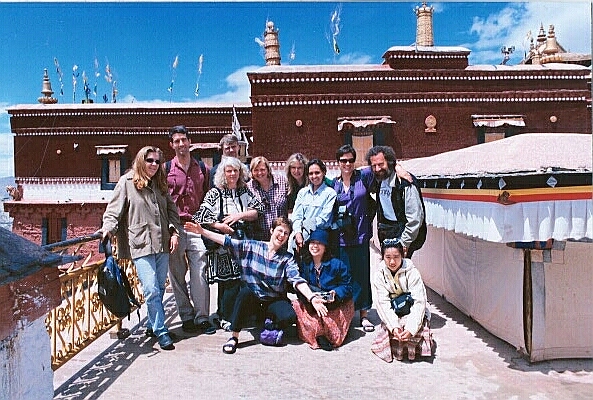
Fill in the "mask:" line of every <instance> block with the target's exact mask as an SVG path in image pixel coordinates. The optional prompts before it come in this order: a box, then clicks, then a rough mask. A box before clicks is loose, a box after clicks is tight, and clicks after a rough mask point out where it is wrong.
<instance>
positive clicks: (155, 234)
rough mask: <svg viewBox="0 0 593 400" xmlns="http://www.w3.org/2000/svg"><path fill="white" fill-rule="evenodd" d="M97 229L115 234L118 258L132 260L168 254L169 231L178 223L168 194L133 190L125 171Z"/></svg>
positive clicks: (173, 205) (175, 230)
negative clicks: (101, 223)
mask: <svg viewBox="0 0 593 400" xmlns="http://www.w3.org/2000/svg"><path fill="white" fill-rule="evenodd" d="M101 230H102V231H108V232H109V233H110V234H112V235H114V234H116V235H117V247H118V258H131V259H134V258H138V257H143V256H147V255H149V254H157V253H168V252H169V243H170V239H171V232H173V231H174V232H177V233H179V232H180V231H181V222H180V220H179V214H178V212H177V207H176V206H175V203H173V200H172V199H171V196H170V195H169V193H165V194H162V193H161V192H160V191H158V190H156V191H155V190H153V189H152V187H150V186H148V187H145V188H143V189H141V190H138V189H136V186H134V181H133V172H132V171H129V172H128V173H126V174H125V175H123V176H122V177H121V178H119V181H118V182H117V185H116V186H115V189H114V191H113V197H112V198H111V201H110V202H109V204H107V208H106V209H105V213H104V214H103V227H102V228H101Z"/></svg>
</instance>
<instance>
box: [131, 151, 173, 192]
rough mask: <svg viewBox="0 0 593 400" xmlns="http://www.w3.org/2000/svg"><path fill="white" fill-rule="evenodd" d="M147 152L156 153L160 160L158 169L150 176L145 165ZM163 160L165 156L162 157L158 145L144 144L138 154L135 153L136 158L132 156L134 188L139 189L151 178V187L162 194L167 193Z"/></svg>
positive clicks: (146, 184)
mask: <svg viewBox="0 0 593 400" xmlns="http://www.w3.org/2000/svg"><path fill="white" fill-rule="evenodd" d="M149 153H156V154H158V155H159V160H160V161H161V163H160V164H159V169H158V170H157V171H156V174H154V176H153V177H152V178H150V177H149V176H148V168H147V167H146V157H147V156H148V154H149ZM164 162H165V158H164V157H163V152H162V150H161V149H159V148H158V147H154V146H145V147H143V148H141V149H140V151H139V152H138V154H136V158H134V163H133V164H132V171H133V173H134V186H136V189H138V190H140V189H142V188H145V187H146V186H148V183H149V182H150V181H151V180H152V182H153V187H154V188H155V189H158V190H159V191H160V192H161V193H162V194H165V193H167V191H168V188H167V174H166V173H165V165H164Z"/></svg>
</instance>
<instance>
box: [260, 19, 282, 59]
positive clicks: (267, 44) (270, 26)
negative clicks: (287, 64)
mask: <svg viewBox="0 0 593 400" xmlns="http://www.w3.org/2000/svg"><path fill="white" fill-rule="evenodd" d="M264 49H265V52H266V55H265V59H266V65H280V42H279V41H278V29H276V28H275V27H274V23H273V22H272V21H268V22H267V23H266V30H265V31H264Z"/></svg>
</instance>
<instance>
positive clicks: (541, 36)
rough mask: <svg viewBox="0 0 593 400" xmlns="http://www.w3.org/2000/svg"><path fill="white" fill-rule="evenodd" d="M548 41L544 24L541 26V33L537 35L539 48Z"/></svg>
mask: <svg viewBox="0 0 593 400" xmlns="http://www.w3.org/2000/svg"><path fill="white" fill-rule="evenodd" d="M545 41H546V32H545V31H544V24H543V22H542V23H540V25H539V33H538V34H537V47H538V48H539V46H541V45H542V44H544V43H545Z"/></svg>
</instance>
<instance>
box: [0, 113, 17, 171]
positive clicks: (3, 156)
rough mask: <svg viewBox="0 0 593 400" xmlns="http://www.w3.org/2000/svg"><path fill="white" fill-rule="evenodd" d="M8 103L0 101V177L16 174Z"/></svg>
mask: <svg viewBox="0 0 593 400" xmlns="http://www.w3.org/2000/svg"><path fill="white" fill-rule="evenodd" d="M9 106H10V104H8V103H0V177H5V176H14V140H13V136H12V132H11V131H10V115H9V114H8V112H7V111H6V109H7V108H8V107H9Z"/></svg>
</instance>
